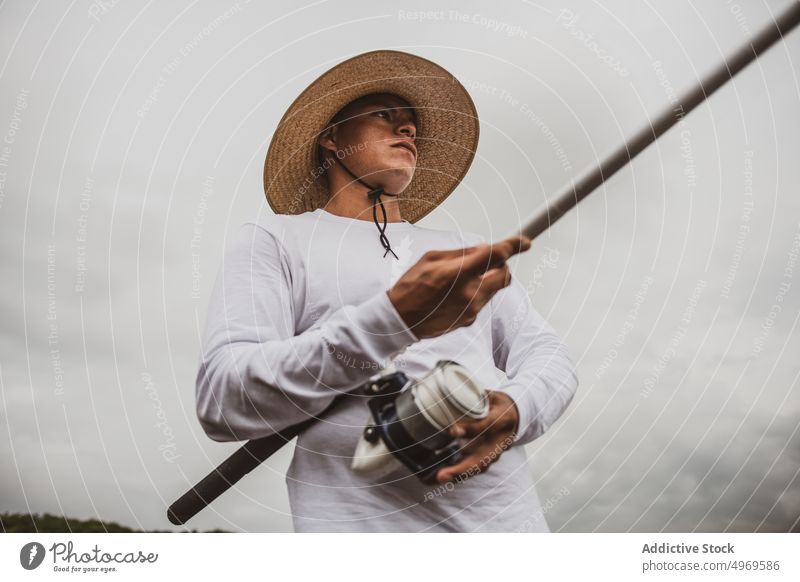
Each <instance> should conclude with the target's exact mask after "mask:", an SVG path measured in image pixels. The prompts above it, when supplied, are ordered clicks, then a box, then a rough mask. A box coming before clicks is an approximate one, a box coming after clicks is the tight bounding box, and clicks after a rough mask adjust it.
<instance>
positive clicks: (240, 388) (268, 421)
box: [195, 223, 418, 441]
mask: <svg viewBox="0 0 800 582" xmlns="http://www.w3.org/2000/svg"><path fill="white" fill-rule="evenodd" d="M297 287H298V286H297V285H293V282H292V270H291V268H290V261H289V258H288V255H287V253H286V250H285V248H284V247H283V245H282V244H281V242H280V241H279V240H278V239H277V238H276V237H275V236H274V234H273V233H271V232H269V231H267V230H265V229H264V228H262V227H261V226H259V225H256V224H253V223H245V224H243V225H241V226H240V228H239V230H238V231H237V232H236V234H235V235H234V237H233V240H232V242H231V243H230V245H229V246H228V248H227V249H226V252H225V255H224V259H223V264H222V266H221V268H220V272H219V274H218V276H217V279H216V281H215V284H214V289H213V291H212V294H211V299H210V303H209V308H208V316H207V318H206V327H205V331H204V334H203V338H202V346H201V354H200V363H199V369H198V373H197V377H196V383H195V395H196V406H197V416H198V419H199V421H200V424H201V425H202V427H203V429H204V430H205V432H206V434H207V435H208V436H209V437H210V438H211V439H213V440H216V441H234V440H246V439H254V438H260V437H264V436H268V435H270V434H274V433H276V432H280V431H281V430H283V429H285V428H287V427H289V426H292V425H295V424H299V423H301V422H303V421H305V420H307V419H308V418H309V417H311V416H315V415H318V414H319V413H321V412H322V411H323V410H325V409H326V408H327V407H328V406H329V405H330V404H331V402H332V401H333V400H334V398H335V397H336V396H337V395H339V394H341V393H343V392H348V391H352V390H354V389H355V388H357V387H359V386H360V385H361V384H363V383H364V382H365V381H366V380H367V379H369V377H370V376H372V375H374V374H375V373H376V369H378V370H380V369H383V368H384V367H386V366H388V365H389V364H390V363H391V360H392V359H393V358H394V357H395V356H396V355H397V354H399V353H401V352H402V351H404V350H405V349H406V347H408V346H409V345H411V344H412V343H414V342H416V341H418V338H417V337H416V336H415V335H414V333H413V332H412V331H411V330H409V329H408V328H407V326H406V324H405V323H404V321H403V319H402V318H401V317H400V315H399V314H398V313H397V311H396V309H395V308H394V305H393V304H392V303H391V301H390V300H389V297H388V295H387V292H386V291H381V292H380V293H377V294H375V295H374V296H372V297H370V298H369V299H367V300H366V301H364V302H363V303H361V304H360V305H346V306H343V307H341V308H340V309H338V310H336V311H334V312H332V313H331V314H330V316H329V317H328V318H327V319H325V320H324V321H322V322H321V324H319V325H318V326H316V327H312V328H311V329H308V330H305V331H304V332H303V333H300V334H295V325H294V295H293V294H294V293H297V292H299V291H298V289H297Z"/></svg>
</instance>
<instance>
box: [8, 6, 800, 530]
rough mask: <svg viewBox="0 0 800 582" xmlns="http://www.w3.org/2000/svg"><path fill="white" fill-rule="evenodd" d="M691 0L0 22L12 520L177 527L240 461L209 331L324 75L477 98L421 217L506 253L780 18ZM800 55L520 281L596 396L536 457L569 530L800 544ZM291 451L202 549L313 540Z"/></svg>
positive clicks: (155, 13) (587, 398)
mask: <svg viewBox="0 0 800 582" xmlns="http://www.w3.org/2000/svg"><path fill="white" fill-rule="evenodd" d="M697 4H698V5H697V6H693V5H692V4H690V3H688V2H682V1H675V0H660V1H657V2H653V1H647V0H646V1H644V2H636V3H631V2H624V1H623V0H615V1H604V2H602V3H598V2H589V1H580V2H572V1H567V2H557V3H554V2H545V1H543V2H527V1H513V2H493V3H486V2H480V3H479V2H464V1H460V2H455V1H452V2H442V1H438V2H435V3H431V2H425V3H423V2H419V3H417V4H416V5H413V4H412V5H407V6H406V7H405V8H404V9H403V10H400V9H398V8H397V6H396V3H391V2H386V1H375V2H369V3H366V2H363V3H356V2H348V3H344V2H332V1H325V0H320V1H317V2H314V3H306V2H302V1H301V2H297V1H296V0H295V1H292V2H288V1H282V2H270V3H255V2H254V3H248V2H245V1H244V0H240V1H239V2H222V1H220V2H208V1H206V2H169V3H163V2H162V3H155V2H147V3H145V2H133V1H124V2H113V1H111V2H103V3H100V2H91V1H83V0H80V1H75V2H72V3H65V2H56V1H55V0H44V1H41V2H35V3H34V2H27V1H22V0H17V1H6V2H3V3H2V4H0V55H1V56H0V59H2V60H0V63H1V64H0V89H1V92H0V140H3V143H0V148H2V149H0V256H1V257H2V260H1V261H0V302H2V326H0V393H2V401H0V406H2V413H0V424H1V425H2V427H0V428H1V429H2V432H3V434H7V435H8V438H2V439H0V463H2V466H3V468H4V469H3V470H2V471H0V512H2V511H11V512H29V511H30V512H50V513H56V514H65V515H68V516H71V517H78V518H84V519H87V518H98V519H103V520H110V521H118V522H120V523H123V524H126V525H129V526H132V527H140V528H148V529H154V528H158V529H167V528H169V527H171V526H170V524H169V523H168V522H167V521H166V519H165V507H166V506H167V505H168V504H169V503H170V502H172V501H173V500H174V499H175V498H176V497H177V496H178V495H180V494H181V493H183V491H184V490H186V489H187V488H188V487H189V486H190V485H192V484H194V483H195V482H196V481H197V480H198V479H199V478H201V477H202V476H204V475H205V474H206V473H207V472H208V471H209V470H211V469H212V468H213V467H214V466H216V464H217V463H219V462H220V461H221V460H223V459H224V458H225V457H226V456H227V455H228V454H230V453H231V452H232V451H234V450H235V449H236V448H237V447H238V445H236V444H234V443H226V444H222V443H215V442H212V441H210V440H209V439H208V438H207V437H206V436H205V434H204V433H203V431H202V429H201V427H200V425H199V424H198V422H197V419H196V417H195V412H194V379H195V374H196V371H197V358H198V354H199V333H200V331H201V330H202V326H203V322H204V318H205V311H206V308H207V304H208V297H209V293H210V290H211V286H212V284H213V282H214V278H215V277H216V273H217V269H218V268H219V265H220V260H221V256H222V252H223V250H224V248H225V241H226V236H227V235H229V234H230V233H231V232H233V231H234V230H235V229H236V228H237V227H238V225H239V224H240V223H241V222H243V221H244V220H246V219H247V218H248V217H252V216H254V215H255V214H256V213H257V212H259V210H260V209H261V210H262V211H263V208H262V207H263V206H264V195H263V190H262V185H261V173H262V166H263V158H264V155H265V152H266V149H267V146H268V143H269V139H270V137H271V134H272V131H273V130H274V128H275V125H276V124H277V122H278V120H279V119H280V117H281V115H282V114H283V112H284V111H285V109H286V108H287V107H288V105H289V104H290V103H291V102H292V101H293V100H294V98H295V97H296V96H297V94H299V92H300V91H302V89H303V88H305V87H306V86H307V85H308V84H309V83H310V82H311V81H312V80H313V79H315V78H316V77H317V76H318V75H319V74H321V73H322V72H323V71H325V70H327V69H328V68H330V67H331V66H333V65H334V64H336V63H337V62H340V61H341V60H344V59H346V58H348V57H350V56H353V55H355V54H358V53H361V52H365V51H368V50H375V49H381V48H387V49H397V50H403V51H408V52H412V53H415V54H418V55H421V56H424V57H426V58H428V59H431V60H433V61H435V62H437V63H439V64H441V65H442V66H444V67H445V68H446V69H448V70H449V71H451V72H452V73H453V74H454V75H456V76H457V77H458V78H459V79H461V81H462V83H464V84H465V86H467V88H468V89H469V91H470V93H471V95H472V97H473V99H474V101H475V103H476V106H477V109H478V112H479V115H480V119H481V141H480V145H479V147H478V152H477V156H476V160H475V162H474V164H473V166H472V169H471V171H470V172H469V174H468V175H467V176H466V178H465V180H464V182H463V183H462V184H461V186H460V187H459V188H458V189H457V190H456V191H455V192H454V193H453V194H452V195H451V196H450V197H449V198H448V199H447V201H446V202H445V203H444V204H443V205H442V206H441V207H440V208H439V209H438V210H437V211H436V212H434V213H432V214H430V215H429V216H428V217H426V218H424V219H423V220H422V221H421V222H420V224H421V225H422V226H427V227H431V228H443V229H449V228H454V226H455V225H456V224H458V225H459V226H460V227H461V228H463V229H465V230H468V231H473V232H477V233H480V234H482V235H484V236H486V237H488V238H490V239H499V238H502V237H504V236H506V235H508V234H510V233H511V232H512V231H513V230H514V228H516V227H518V226H519V225H520V223H521V221H523V220H524V219H525V218H527V217H528V215H529V214H530V213H531V212H533V211H534V209H536V208H537V207H539V206H540V205H541V204H542V203H543V202H544V201H545V200H546V199H547V197H548V196H553V195H555V194H556V193H557V192H559V191H560V190H561V189H562V187H563V186H564V185H565V184H566V183H567V182H568V180H569V179H570V178H572V177H576V176H577V175H578V174H579V173H580V171H581V170H582V169H584V168H586V167H589V166H591V165H592V164H593V163H594V162H595V161H596V160H598V159H600V158H601V157H602V156H603V155H605V154H607V153H608V152H609V151H611V150H612V149H613V148H615V147H617V146H618V145H619V144H621V143H622V142H623V140H624V138H625V137H626V136H629V135H631V133H632V132H634V131H636V130H637V129H638V128H639V127H641V126H642V124H644V123H646V122H647V119H648V117H649V116H652V115H655V114H657V113H659V112H660V111H661V110H662V109H663V108H664V107H666V106H668V105H669V104H670V101H671V100H672V99H674V96H675V95H676V94H680V92H681V91H682V90H683V89H685V88H687V87H689V86H691V85H692V84H693V83H694V82H695V81H696V80H697V78H698V76H699V75H701V74H703V73H704V72H706V71H708V70H709V69H710V68H712V67H713V66H714V65H715V64H717V63H719V62H720V60H721V59H722V58H723V56H724V55H727V54H730V53H731V51H732V50H734V49H735V48H736V47H738V46H740V45H742V43H744V42H746V41H747V39H748V37H749V36H751V35H752V34H754V33H755V32H756V31H757V30H759V29H760V27H761V26H762V25H763V24H764V23H765V22H767V21H768V20H769V19H770V18H771V15H773V14H775V13H777V12H780V10H781V9H783V8H784V7H785V6H786V5H787V1H786V0H775V1H772V0H770V1H754V2H747V3H745V2H743V1H741V0H739V2H738V3H737V2H735V1H726V0H714V1H708V2H702V3H697ZM745 4H746V5H745ZM419 10H426V11H434V12H433V13H432V14H427V15H424V16H425V18H422V16H423V15H421V14H420V13H419V12H417V11H419ZM798 59H800V31H795V32H793V33H792V34H791V35H789V36H787V38H786V39H785V42H783V43H781V44H779V45H777V46H775V47H773V48H772V49H771V50H770V51H769V52H768V53H767V54H765V55H764V56H763V57H762V58H761V59H759V60H758V61H757V62H756V63H755V64H753V65H751V66H749V67H748V68H747V69H746V70H744V71H743V72H742V73H741V74H739V75H738V76H737V77H736V79H735V80H734V81H733V82H732V83H730V84H728V85H727V86H726V87H724V88H722V89H721V90H720V91H719V92H718V93H716V94H715V95H714V96H712V97H711V98H710V99H709V101H708V102H707V103H706V104H704V105H702V106H701V107H700V108H698V109H697V110H695V111H694V112H693V113H692V114H691V115H689V116H688V117H687V118H686V119H685V120H684V122H683V123H682V124H681V125H680V126H679V127H676V128H673V129H672V130H671V131H670V132H669V133H668V134H666V135H665V136H664V137H662V138H661V139H660V140H659V141H658V142H657V143H656V144H654V145H653V146H651V147H649V148H648V149H647V150H646V151H645V152H644V153H642V154H641V155H640V156H639V157H638V158H637V159H636V160H635V161H634V162H633V163H632V164H631V165H629V166H628V167H627V168H625V169H624V170H623V171H621V172H619V173H618V174H617V175H616V176H614V177H613V178H612V179H610V180H609V181H608V182H607V183H606V184H605V186H604V187H603V188H601V189H600V190H598V191H597V192H596V193H594V194H593V195H592V196H591V197H590V198H589V199H587V200H586V201H584V202H583V203H581V205H580V207H579V208H578V209H576V210H574V211H572V212H571V213H570V214H568V215H567V216H566V217H564V218H563V219H562V220H561V221H560V222H559V223H558V224H557V225H555V226H554V227H553V228H552V229H551V230H550V231H549V232H548V233H546V234H545V235H543V236H542V237H540V238H539V239H537V240H536V241H534V246H533V249H532V250H531V251H530V252H529V253H527V254H525V255H523V256H521V257H519V258H517V259H515V260H514V263H513V269H514V274H515V276H516V277H517V278H518V279H519V280H520V281H522V282H523V283H524V284H525V285H527V286H528V288H529V289H530V292H531V297H532V300H533V302H534V304H535V306H536V307H537V309H538V310H539V311H540V312H541V313H542V314H543V315H544V316H545V317H546V319H547V320H548V321H549V322H550V323H551V324H552V325H553V326H554V327H555V329H556V330H557V331H558V332H559V333H560V334H561V335H562V336H563V338H564V339H565V341H566V343H567V344H568V346H569V349H570V351H571V353H572V355H573V356H574V359H575V361H576V363H577V367H578V374H579V377H580V380H581V385H580V387H579V391H578V394H577V396H576V398H575V400H574V401H573V403H572V405H571V406H570V407H569V409H568V410H567V412H566V413H565V415H564V416H563V417H562V418H561V420H560V421H559V422H558V423H557V424H556V425H555V426H554V427H553V428H552V429H551V431H550V432H549V433H548V434H546V435H545V436H544V437H543V438H541V439H539V440H537V441H535V442H534V443H532V444H530V445H529V446H528V452H529V456H530V471H531V472H532V474H533V475H534V476H535V479H536V482H537V490H538V493H539V496H540V498H541V499H542V501H543V503H545V504H546V506H547V507H548V509H547V519H548V522H549V523H550V527H551V529H553V530H554V531H581V532H584V531H712V532H714V531H735V532H738V531H788V530H790V529H794V530H798V529H799V528H800V526H798V518H800V480H798V470H800V435H798V420H799V419H800V397H798V396H800V389H799V388H798V376H799V375H800V363H798V362H799V361H798V358H797V354H798V353H800V334H798V331H797V323H798V317H800V262H798V253H800V196H798V186H800V164H799V163H798V161H799V160H800V137H799V136H800V83H799V82H798V70H799V69H800V66H798ZM267 212H269V210H267ZM291 452H292V451H291V447H286V448H285V450H283V451H281V453H280V454H279V455H277V456H276V457H274V458H272V459H270V461H269V462H267V463H265V464H264V465H263V466H262V467H261V468H259V469H258V470H257V471H256V472H254V473H253V474H251V475H250V476H248V477H247V478H246V479H245V480H243V481H242V482H241V484H240V486H239V487H238V488H237V489H236V490H235V491H231V492H228V493H227V494H226V495H225V496H223V497H222V498H221V499H219V500H218V501H217V502H215V503H214V504H213V505H212V506H211V507H210V508H209V509H207V510H206V511H204V512H203V513H202V514H201V515H199V516H198V517H197V518H195V519H194V520H193V521H192V522H190V527H192V528H195V529H211V528H215V527H219V528H223V529H228V530H237V531H239V530H241V531H291V517H290V515H289V505H288V499H287V495H286V488H285V483H284V474H285V470H286V468H287V466H288V464H289V461H290V459H291Z"/></svg>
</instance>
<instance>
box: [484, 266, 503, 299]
mask: <svg viewBox="0 0 800 582" xmlns="http://www.w3.org/2000/svg"><path fill="white" fill-rule="evenodd" d="M510 284H511V269H509V268H508V265H503V266H502V267H498V268H496V269H490V270H488V271H486V272H485V273H484V274H483V275H481V276H480V281H479V283H478V289H479V290H480V291H482V292H483V293H486V295H487V296H488V297H490V298H491V296H492V295H494V294H495V293H497V292H498V291H500V289H503V288H504V287H508V286H509V285H510Z"/></svg>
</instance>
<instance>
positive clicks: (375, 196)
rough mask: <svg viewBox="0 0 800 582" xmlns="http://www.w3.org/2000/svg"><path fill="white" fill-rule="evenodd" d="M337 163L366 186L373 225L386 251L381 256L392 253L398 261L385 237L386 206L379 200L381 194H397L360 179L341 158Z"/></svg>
mask: <svg viewBox="0 0 800 582" xmlns="http://www.w3.org/2000/svg"><path fill="white" fill-rule="evenodd" d="M337 163H338V164H339V165H340V166H342V167H343V168H344V170H345V172H347V173H348V174H350V175H351V176H352V177H353V178H354V179H355V180H356V181H358V182H359V183H360V184H362V185H364V186H366V187H367V190H368V192H367V198H369V199H370V200H371V201H372V220H374V221H375V226H377V227H378V232H380V235H379V237H378V238H379V239H380V241H381V245H383V248H384V249H386V252H385V253H383V256H384V257H385V256H386V255H387V253H392V254H393V255H394V258H395V259H397V260H398V261H399V260H400V259H399V257H398V256H397V255H396V254H395V252H394V251H393V250H392V246H391V245H390V244H389V239H388V238H387V237H386V208H385V207H384V206H383V200H381V196H397V194H390V193H389V192H386V191H385V190H384V189H383V188H382V187H380V186H378V187H377V188H373V187H372V186H370V185H369V184H367V183H366V182H365V181H364V180H362V179H361V178H359V177H358V176H356V175H355V174H354V173H353V172H351V171H350V169H349V168H348V167H347V166H345V165H344V163H342V161H341V160H337ZM376 201H377V202H378V204H380V206H381V212H382V213H383V227H382V228H381V225H380V224H379V223H378V206H377V205H376V204H375V202H376Z"/></svg>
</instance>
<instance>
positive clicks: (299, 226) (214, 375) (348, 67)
mask: <svg viewBox="0 0 800 582" xmlns="http://www.w3.org/2000/svg"><path fill="white" fill-rule="evenodd" d="M477 138H478V123H477V114H476V112H475V109H474V105H473V104H472V100H471V99H470V98H469V95H468V94H467V92H466V90H465V89H464V88H463V86H461V84H460V83H458V82H457V81H456V80H455V79H454V78H453V77H452V76H451V75H449V73H447V72H446V71H444V69H442V68H441V67H439V66H438V65H435V64H434V63H431V62H430V61H427V60H425V59H422V58H420V57H416V56H414V55H409V54H406V53H400V52H396V51H375V52H371V53H366V54H364V55H359V56H357V57H355V58H353V59H350V60H348V61H345V62H344V63H341V64H340V65H338V66H336V67H334V68H333V69H331V70H330V71H328V72H326V73H325V74H324V75H322V76H321V77H320V78H319V79H317V80H316V81H315V82H314V83H312V85H311V86H310V87H309V88H307V89H306V90H305V91H304V92H303V93H302V94H301V95H300V97H298V99H297V100H296V101H295V102H294V103H293V104H292V106H291V107H290V108H289V110H288V111H287V112H286V114H285V115H284V117H283V119H282V120H281V123H280V125H279V127H278V130H277V131H276V132H275V134H274V136H273V139H272V143H271V144H270V149H269V152H268V154H267V160H266V164H265V174H264V181H265V190H266V193H267V200H268V201H269V203H270V205H271V206H272V208H273V210H274V211H275V213H276V214H274V215H264V216H259V217H258V219H256V220H254V221H252V222H247V223H245V224H243V225H242V226H241V228H240V230H239V232H238V233H237V236H236V237H235V239H234V241H233V243H232V244H231V245H230V247H229V249H228V251H227V253H226V256H225V262H224V264H223V266H222V270H221V273H220V276H219V277H218V279H217V282H216V285H215V289H214V292H213V295H212V299H211V304H210V306H209V314H208V319H207V323H206V332H205V335H204V338H203V353H202V355H201V361H200V369H199V372H198V376H197V412H198V417H199V419H200V421H201V424H202V425H203V427H204V429H205V430H206V433H207V434H208V435H209V436H210V437H211V438H213V439H215V440H219V441H228V440H243V439H253V438H259V437H262V436H266V435H269V434H273V433H275V432H278V431H281V430H282V429H284V428H286V427H289V426H292V425H294V424H298V423H300V422H303V421H304V420H307V419H308V418H309V416H319V415H321V416H319V421H318V422H317V423H316V424H314V425H313V426H312V427H311V428H309V429H307V430H306V431H305V432H303V433H302V434H301V435H300V437H299V438H298V441H297V446H296V448H295V454H294V458H293V460H292V464H291V466H290V468H289V472H288V474H287V485H288V488H289V499H290V503H291V507H292V516H293V521H294V526H295V530H296V531H514V530H520V529H521V528H523V527H524V528H526V529H528V530H532V531H548V527H547V523H546V521H545V519H544V514H543V511H542V508H541V504H540V503H539V500H538V497H537V495H536V492H535V489H534V485H533V480H532V478H531V475H530V473H529V471H528V468H527V457H526V455H525V451H524V449H523V448H522V445H524V444H525V443H528V442H531V441H532V440H534V439H535V438H537V437H538V436H540V435H541V434H543V433H544V432H545V431H546V430H547V429H548V428H549V427H550V426H551V425H552V424H553V423H554V422H555V421H556V420H557V419H558V418H559V417H560V415H561V414H562V413H563V411H564V409H565V408H566V406H567V405H568V404H569V402H570V401H571V400H572V397H573V395H574V393H575V390H576V388H577V377H576V375H575V372H574V369H573V365H572V363H571V361H570V359H569V357H568V355H567V353H566V349H565V347H564V345H563V343H562V342H561V341H560V339H559V338H558V336H557V335H556V334H555V332H554V331H553V330H552V328H551V327H550V326H549V325H548V324H547V323H546V322H545V321H544V320H543V319H542V318H541V316H540V315H539V314H538V313H536V312H535V310H534V309H533V308H532V306H531V305H530V300H529V298H528V296H527V292H526V291H525V289H524V287H523V286H522V285H520V284H519V283H517V282H516V281H515V280H514V279H513V278H512V277H511V274H510V272H509V270H508V266H507V261H508V259H509V258H510V257H511V256H513V255H514V254H516V253H519V252H522V251H525V250H527V249H528V248H529V247H530V241H529V240H528V239H526V238H524V237H511V238H509V239H506V240H504V241H501V242H499V243H496V244H493V245H489V244H485V243H484V244H481V243H482V239H481V238H480V237H478V236H476V235H474V234H470V233H465V232H460V231H453V232H451V231H439V230H432V229H426V228H421V227H418V226H416V225H414V224H413V223H414V222H415V221H417V220H419V218H421V217H422V216H424V215H425V214H427V213H428V212H430V211H431V210H432V209H433V208H435V207H436V206H437V205H438V204H440V203H441V201H442V200H444V198H446V197H447V196H448V195H449V194H450V192H452V190H453V189H454V188H455V186H456V185H457V184H458V182H459V181H460V179H461V177H463V175H464V174H465V173H466V171H467V169H468V167H469V165H470V164H471V161H472V157H473V156H474V152H475V148H476V146H477ZM379 213H380V215H381V221H379V220H378V214H379ZM376 229H377V232H376ZM441 359H450V360H454V361H457V362H459V363H460V364H462V365H463V366H465V367H466V368H467V369H468V370H469V371H470V372H471V374H472V377H473V380H474V381H475V382H476V383H477V384H478V385H480V386H483V387H485V388H487V389H488V390H489V404H490V408H489V415H488V416H487V417H486V418H484V419H482V420H473V421H463V420H462V421H459V422H457V423H455V424H454V425H453V426H452V427H451V428H450V430H451V434H452V435H453V436H460V437H462V438H463V439H464V442H466V443H467V445H466V447H465V448H464V452H465V455H464V457H463V458H462V460H461V461H460V462H458V463H457V464H455V465H453V466H451V467H447V468H445V469H442V470H440V471H439V472H438V474H437V480H438V482H439V485H438V486H433V487H431V486H428V485H424V484H423V483H421V482H420V481H419V480H418V479H417V478H416V477H415V476H414V475H413V474H411V472H410V471H408V470H406V469H405V468H403V469H402V470H396V471H395V472H394V473H392V474H390V475H388V476H386V477H383V478H381V479H373V478H370V477H369V476H365V475H361V474H358V473H356V472H354V471H352V470H351V468H350V465H351V461H352V459H353V454H354V450H355V447H356V444H357V442H358V440H359V437H360V435H361V434H362V432H363V429H364V425H365V422H366V420H367V417H368V409H367V406H366V402H365V399H364V398H363V397H361V396H359V395H357V394H352V392H353V391H354V390H355V389H356V388H358V387H359V386H361V385H362V384H363V383H364V382H365V381H366V380H367V379H368V378H369V377H371V376H373V375H375V374H376V373H377V372H380V371H382V370H385V369H387V368H394V369H400V370H402V371H403V372H405V373H406V374H407V375H408V376H410V377H417V378H418V377H421V376H423V375H425V374H426V373H427V372H428V371H429V370H430V369H431V368H432V367H433V366H434V365H435V363H436V362H437V361H438V360H441ZM500 370H504V371H505V377H503V375H502V373H501V372H500ZM337 398H338V400H337V404H336V406H335V407H334V408H332V409H328V407H329V406H330V405H331V403H332V402H333V401H334V400H335V399H337ZM326 409H328V410H327V411H326ZM323 412H325V414H322V413H323ZM490 467H491V469H490Z"/></svg>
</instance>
